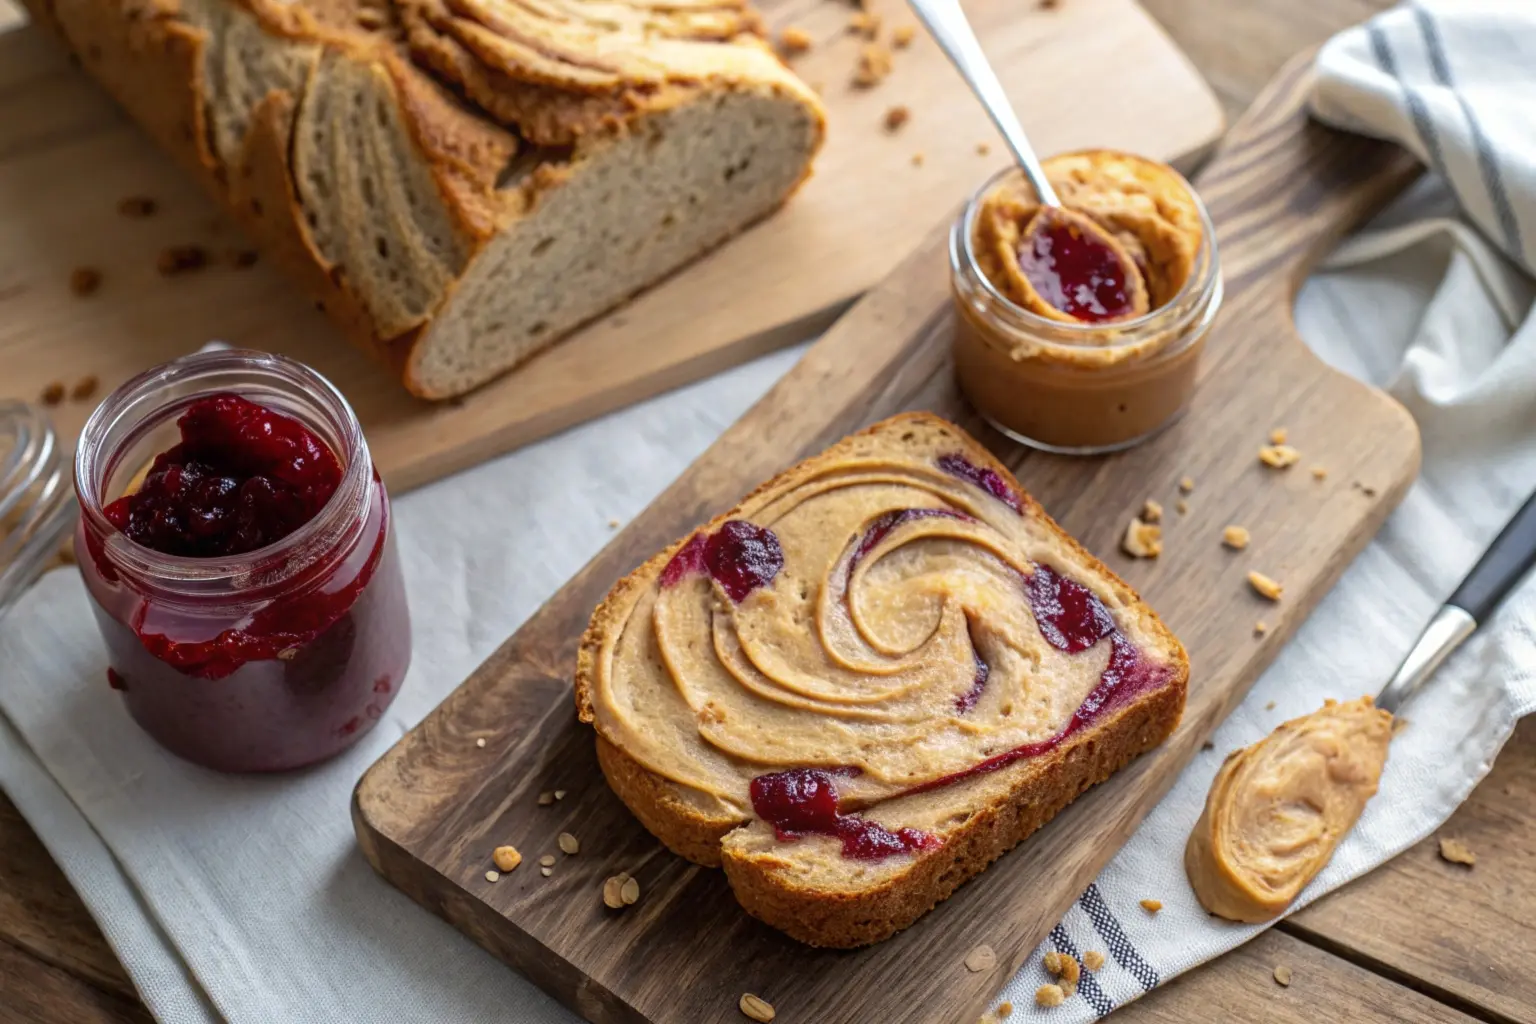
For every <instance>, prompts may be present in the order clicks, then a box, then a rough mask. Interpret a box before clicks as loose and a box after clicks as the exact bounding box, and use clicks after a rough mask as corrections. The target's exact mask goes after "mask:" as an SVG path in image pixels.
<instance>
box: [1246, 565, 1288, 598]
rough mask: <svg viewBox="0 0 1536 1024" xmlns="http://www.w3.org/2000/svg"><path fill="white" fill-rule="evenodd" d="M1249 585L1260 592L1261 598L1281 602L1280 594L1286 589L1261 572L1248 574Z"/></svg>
mask: <svg viewBox="0 0 1536 1024" xmlns="http://www.w3.org/2000/svg"><path fill="white" fill-rule="evenodd" d="M1248 585H1249V586H1250V587H1252V588H1253V589H1254V590H1256V591H1258V592H1259V594H1260V595H1261V596H1263V597H1267V598H1269V599H1270V600H1271V601H1278V600H1280V593H1281V591H1283V590H1284V589H1285V588H1284V587H1282V586H1281V585H1280V584H1279V583H1276V582H1275V581H1274V580H1272V579H1270V578H1269V577H1268V576H1265V575H1264V574H1263V573H1261V572H1250V573H1249V574H1248Z"/></svg>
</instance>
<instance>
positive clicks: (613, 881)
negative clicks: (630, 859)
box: [603, 871, 639, 910]
mask: <svg viewBox="0 0 1536 1024" xmlns="http://www.w3.org/2000/svg"><path fill="white" fill-rule="evenodd" d="M630 881H633V879H631V878H630V877H629V875H627V874H625V873H624V872H622V871H621V872H619V873H618V874H617V875H613V876H612V877H610V878H608V879H607V880H606V881H604V882H603V906H605V907H607V908H608V909H609V910H623V909H624V907H625V903H624V883H626V882H630ZM638 888H639V887H638V886H637V887H636V893H637V895H638Z"/></svg>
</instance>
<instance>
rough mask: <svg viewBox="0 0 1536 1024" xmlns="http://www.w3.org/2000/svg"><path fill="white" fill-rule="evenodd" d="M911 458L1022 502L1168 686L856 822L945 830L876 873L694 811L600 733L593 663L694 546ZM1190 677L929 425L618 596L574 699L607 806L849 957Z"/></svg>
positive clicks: (980, 858) (1090, 768) (983, 856)
mask: <svg viewBox="0 0 1536 1024" xmlns="http://www.w3.org/2000/svg"><path fill="white" fill-rule="evenodd" d="M903 446H904V447H913V446H916V447H919V448H922V449H926V450H930V451H938V450H958V451H960V452H962V453H963V454H964V455H965V457H966V458H967V459H968V460H969V461H970V462H971V463H973V464H974V465H976V466H978V467H982V468H984V469H989V470H991V471H993V472H995V473H997V474H999V475H1000V477H1001V478H1002V479H1003V480H1005V481H1006V482H1007V483H1008V485H1009V486H1010V487H1011V488H1013V490H1014V491H1015V492H1017V494H1018V495H1019V498H1020V506H1021V514H1022V515H1025V516H1030V517H1035V518H1036V519H1037V520H1038V522H1039V523H1041V524H1042V525H1044V526H1045V527H1046V528H1047V529H1048V530H1050V531H1052V532H1053V533H1054V535H1055V536H1056V537H1057V538H1058V539H1059V542H1060V544H1061V545H1062V550H1063V551H1064V552H1069V553H1070V555H1071V557H1072V558H1073V559H1074V562H1075V565H1076V567H1077V571H1078V572H1083V571H1085V570H1086V571H1087V572H1090V573H1092V574H1093V575H1094V576H1095V577H1096V578H1097V580H1098V581H1100V582H1101V583H1102V584H1104V585H1105V586H1107V587H1108V588H1110V589H1111V590H1112V591H1113V592H1114V593H1115V595H1116V596H1117V597H1118V598H1119V600H1120V606H1121V608H1122V610H1126V609H1129V610H1130V611H1129V614H1132V615H1134V616H1136V617H1137V618H1138V621H1139V626H1140V635H1141V636H1143V637H1150V638H1152V639H1151V643H1150V648H1151V649H1150V650H1149V651H1148V652H1147V653H1149V654H1150V655H1152V656H1153V657H1155V658H1156V659H1157V660H1159V661H1160V662H1161V663H1163V664H1166V665H1167V666H1168V668H1169V672H1168V675H1167V679H1166V682H1165V683H1164V684H1162V685H1160V686H1158V687H1156V688H1155V689H1153V690H1151V691H1150V692H1147V693H1144V694H1140V695H1139V696H1137V697H1136V698H1134V699H1132V700H1130V701H1129V702H1127V703H1125V704H1124V705H1123V706H1120V707H1118V708H1116V709H1115V710H1114V711H1113V712H1112V713H1110V714H1108V715H1106V716H1105V717H1103V718H1100V719H1098V720H1096V721H1095V722H1093V724H1092V725H1090V726H1089V727H1086V728H1083V729H1081V730H1079V731H1077V732H1075V733H1074V734H1072V735H1071V736H1070V737H1069V738H1068V739H1066V740H1065V741H1064V742H1062V743H1060V744H1059V745H1057V746H1056V747H1055V748H1054V749H1052V750H1050V751H1049V753H1046V754H1043V755H1041V756H1037V757H1030V758H1025V759H1022V760H1019V761H1015V762H1014V763H1012V764H1010V765H1007V766H1006V767H1004V768H1002V769H1000V770H997V771H993V772H989V773H985V774H981V775H978V776H976V777H974V778H971V779H968V780H966V781H963V782H960V783H957V784H954V785H949V786H944V787H940V788H937V789H931V790H928V791H926V792H922V793H916V794H909V795H901V796H897V797H895V798H893V799H890V800H885V801H882V802H880V803H877V804H875V805H874V806H872V807H868V808H864V809H863V810H862V812H861V813H862V814H863V815H864V817H866V818H869V819H872V820H874V821H877V822H879V823H881V824H884V825H886V826H887V827H889V828H891V829H892V830H894V829H896V828H898V827H901V826H902V825H903V824H904V823H905V821H906V820H909V819H910V818H911V817H912V816H913V815H915V814H919V813H920V814H921V817H922V820H924V821H929V822H933V821H937V822H940V824H939V825H938V826H937V827H934V828H932V829H931V831H932V832H933V833H934V834H936V835H937V838H939V839H940V840H941V841H942V845H940V846H939V847H938V849H936V850H932V851H928V852H924V853H921V854H918V855H909V856H899V857H891V858H888V859H885V860H880V861H874V862H869V861H851V860H847V859H844V858H842V857H840V856H838V855H837V853H838V841H837V840H836V839H833V838H831V837H824V836H816V835H810V836H802V837H800V838H798V839H797V840H796V841H794V842H783V841H781V840H780V839H779V838H777V837H776V836H775V833H774V829H773V827H772V826H771V825H770V824H769V823H767V822H765V821H762V820H761V819H758V818H757V817H756V816H755V815H753V814H752V813H751V812H750V810H743V809H742V808H740V807H738V806H730V805H722V804H721V803H720V802H718V801H712V800H709V799H703V798H701V796H700V794H698V793H697V792H694V791H692V790H691V789H690V788H689V787H687V786H684V785H680V784H678V783H676V782H674V781H672V780H670V779H668V778H664V777H662V776H660V775H658V774H656V773H655V772H653V771H651V770H649V769H647V768H646V767H645V766H644V765H643V764H641V763H640V762H639V761H637V760H636V759H635V758H634V757H633V756H631V755H630V753H628V752H626V751H625V750H624V749H623V748H622V747H621V746H620V745H619V744H617V743H615V742H614V741H613V739H612V738H610V737H608V736H605V735H604V734H603V731H602V725H601V722H600V720H599V719H600V716H599V715H598V714H597V713H596V709H595V707H594V694H595V688H596V680H597V673H598V670H599V662H600V660H601V659H602V658H604V657H605V656H606V654H605V652H607V651H609V650H610V649H611V645H610V641H611V640H612V638H613V634H614V631H615V630H618V629H620V628H622V626H623V624H624V622H625V621H626V618H627V616H628V614H629V609H630V608H631V607H632V606H633V605H634V603H635V600H636V596H637V594H639V593H641V592H643V591H645V590H646V589H647V588H649V587H651V586H653V585H654V583H655V581H656V580H657V578H658V575H659V574H660V572H661V571H662V569H663V567H664V566H666V565H667V563H668V562H669V561H670V560H671V559H672V557H673V555H675V554H676V553H677V552H678V551H679V550H681V549H682V547H683V546H684V545H685V544H687V543H688V542H689V540H690V539H692V538H693V537H694V536H695V535H697V534H700V533H708V532H712V531H714V530H716V529H718V528H719V526H720V525H721V524H722V523H724V522H725V521H727V520H729V519H732V518H736V517H748V518H749V517H750V509H751V508H752V507H753V506H754V505H755V504H757V503H758V502H759V501H760V499H762V498H764V497H765V496H771V495H773V494H776V493H784V492H787V491H789V490H790V489H792V488H794V487H795V486H796V484H797V483H798V482H800V481H801V480H804V479H806V478H808V477H809V476H811V475H813V474H815V473H816V472H817V471H818V470H819V469H820V468H821V467H822V466H823V465H824V464H825V463H826V462H827V461H828V460H833V459H837V458H839V457H841V456H843V455H846V454H849V453H852V452H859V453H870V452H879V451H882V450H891V449H892V448H893V447H903ZM1188 675H1189V663H1188V658H1187V656H1186V654H1185V652H1184V649H1183V647H1182V645H1180V643H1179V641H1178V640H1177V639H1176V638H1175V637H1174V636H1173V635H1172V633H1171V632H1169V631H1168V629H1167V628H1166V627H1165V626H1164V625H1163V624H1162V622H1161V621H1160V620H1159V619H1158V618H1157V617H1156V615H1155V614H1154V613H1153V612H1152V611H1151V610H1150V609H1149V608H1147V606H1146V605H1145V604H1144V603H1143V602H1142V601H1141V600H1140V598H1139V596H1138V595H1137V594H1136V593H1135V592H1134V591H1133V590H1132V589H1131V588H1130V587H1129V586H1128V585H1127V584H1125V583H1124V582H1123V581H1121V580H1120V579H1119V578H1118V577H1116V576H1115V575H1114V573H1113V572H1111V571H1110V570H1109V568H1108V567H1107V566H1105V565H1104V564H1103V563H1102V562H1100V561H1099V560H1097V559H1095V558H1093V556H1092V555H1090V554H1089V553H1088V552H1087V551H1086V550H1084V549H1083V548H1082V547H1081V545H1079V544H1078V543H1077V542H1076V541H1075V540H1073V539H1072V538H1071V537H1070V536H1068V535H1067V534H1066V533H1065V532H1064V531H1062V530H1061V529H1060V527H1059V526H1057V525H1056V524H1055V523H1054V522H1052V521H1051V520H1050V519H1049V517H1048V516H1046V514H1045V512H1044V510H1043V509H1041V507H1040V506H1039V504H1038V503H1037V502H1035V501H1034V500H1033V499H1032V498H1030V497H1029V496H1028V495H1027V494H1026V493H1025V492H1024V491H1023V489H1022V488H1020V487H1019V486H1018V484H1017V481H1016V480H1015V479H1014V478H1013V476H1012V474H1011V473H1009V472H1008V470H1007V468H1006V467H1005V466H1003V465H1002V464H1001V463H999V462H998V461H997V460H996V459H995V458H994V457H993V456H992V455H991V454H990V452H988V451H987V450H986V449H985V448H984V447H983V446H981V445H980V444H979V443H977V442H976V441H974V440H973V439H971V438H970V437H969V436H967V435H966V434H965V433H964V432H963V431H961V430H960V429H959V428H958V427H955V426H954V425H952V424H950V423H947V422H946V421H944V420H942V419H939V418H938V417H935V416H932V415H929V414H925V413H909V414H904V415H900V416H896V417H893V418H891V419H888V420H885V421H882V422H880V423H877V424H875V425H874V426H872V427H870V428H868V429H867V430H865V431H862V432H861V433H858V434H855V435H852V436H851V437H848V438H845V439H844V440H843V441H840V442H838V443H837V444H836V445H833V446H832V447H831V448H830V449H828V450H827V451H826V452H824V453H822V454H820V455H817V456H813V457H812V458H810V459H807V460H805V461H803V462H801V463H799V464H797V465H796V466H794V467H792V468H790V469H788V470H786V471H785V472H784V473H781V474H780V475H779V476H777V477H775V478H774V479H773V480H770V481H768V482H767V483H765V484H763V485H762V486H760V487H759V488H757V489H756V490H754V491H753V492H752V494H751V495H749V496H748V497H747V498H745V499H744V500H743V501H742V502H741V503H740V504H739V505H737V506H736V507H735V508H733V509H731V510H730V511H728V512H725V513H723V514H722V515H720V516H717V517H716V518H715V519H713V520H711V521H710V522H709V523H706V524H704V525H702V526H700V527H699V528H698V529H697V530H695V531H693V532H692V533H690V534H689V535H688V536H686V537H683V538H681V539H679V540H678V541H677V542H676V543H675V544H673V545H672V546H671V547H669V548H668V549H666V550H665V551H662V552H661V553H659V554H658V555H656V556H655V557H654V558H652V559H650V560H649V561H647V562H646V563H645V564H644V565H642V566H640V568H638V569H636V570H635V571H634V572H633V573H631V574H630V575H629V576H627V577H625V578H624V579H622V580H620V581H619V582H618V584H616V585H615V587H614V588H613V590H612V591H611V592H610V594H609V595H608V597H607V598H606V599H605V600H604V602H603V603H602V604H601V605H600V606H599V607H598V608H597V610H596V611H595V612H594V614H593V616H592V620H591V623H590V625H589V627H588V629H587V631H586V634H585V635H584V637H583V639H582V643H581V647H580V652H579V655H578V664H577V672H576V686H575V697H576V705H577V709H578V714H579V716H580V718H581V719H582V720H583V721H585V722H589V723H593V724H594V725H596V726H597V727H598V736H597V753H598V761H599V764H600V766H601V768H602V771H603V774H604V776H605V778H606V779H607V780H608V783H609V785H610V786H611V787H612V789H613V790H614V792H615V793H616V794H617V795H618V796H619V798H620V799H621V800H623V801H624V803H625V805H626V806H628V807H629V808H630V810H631V811H632V812H633V813H634V814H635V816H636V817H637V818H638V819H639V820H640V822H641V823H642V824H643V825H644V826H645V827H646V828H647V829H648V830H649V831H650V832H651V833H652V834H653V835H655V836H656V837H657V838H658V839H659V840H660V841H661V842H662V843H663V844H664V845H665V846H667V847H668V848H669V849H671V850H672V851H673V852H675V853H677V854H678V855H679V856H682V857H684V858H686V859H688V860H690V861H693V862H695V863H699V864H703V865H706V866H711V867H715V866H720V867H723V868H724V870H725V872H726V876H727V878H728V879H729V881H730V884H731V887H732V889H733V891H734V892H735V894H736V897H737V899H738V901H739V902H740V903H741V904H742V906H743V907H744V908H745V909H746V910H747V911H748V912H749V913H750V914H752V915H753V916H755V917H757V918H759V919H761V920H763V921H764V922H766V923H768V924H770V925H772V926H774V927H776V928H779V929H780V930H782V931H784V932H786V933H787V934H789V935H791V936H792V937H794V938H796V939H798V940H800V941H802V942H806V943H809V944H811V945H816V946H827V947H836V948H851V947H857V946H862V945H866V944H869V943H872V942H878V941H880V940H881V939H884V938H887V937H889V936H890V935H892V934H894V933H895V932H897V931H899V930H901V929H903V928H905V927H907V926H908V925H910V924H912V923H913V922H914V921H916V920H917V919H918V918H919V917H921V916H922V915H923V914H924V913H926V912H927V911H928V910H930V909H932V908H933V907H934V906H935V905H936V904H937V903H939V902H940V901H941V900H943V899H945V898H946V897H948V896H949V895H950V894H951V893H953V892H954V891H955V890H956V889H957V888H958V887H959V886H960V885H962V884H963V883H964V882H966V881H967V880H969V879H970V878H973V877H974V876H976V875H977V874H979V873H980V872H982V871H983V870H985V868H986V867H987V866H988V865H989V864H991V863H992V862H993V861H994V860H996V859H997V858H998V857H1000V856H1002V855H1003V854H1004V853H1006V852H1007V851H1008V850H1009V849H1011V848H1012V847H1013V846H1015V845H1016V844H1018V843H1019V842H1020V841H1022V840H1023V839H1024V838H1025V837H1027V836H1028V835H1029V834H1030V833H1032V832H1034V831H1035V830H1036V829H1038V828H1039V827H1040V826H1042V825H1043V824H1045V823H1046V822H1047V821H1049V820H1050V819H1051V818H1052V817H1054V816H1055V814H1056V813H1057V812H1059V811H1060V810H1061V809H1062V808H1063V807H1065V806H1066V805H1067V804H1069V803H1070V802H1071V801H1072V800H1073V799H1075V798H1076V797H1077V796H1078V795H1079V794H1080V793H1082V792H1083V791H1084V790H1086V789H1088V788H1089V787H1090V786H1092V785H1095V784H1096V783H1098V782H1101V781H1103V780H1105V779H1106V778H1108V777H1109V776H1110V775H1112V774H1113V773H1114V772H1115V771H1117V770H1118V769H1119V768H1121V767H1123V766H1124V765H1125V764H1126V763H1127V762H1129V761H1130V760H1131V759H1133V758H1134V757H1135V756H1136V755H1138V754H1140V753H1142V752H1144V751H1146V750H1149V749H1151V748H1152V747H1155V746H1156V745H1158V744H1159V743H1161V742H1162V741H1163V740H1164V739H1165V738H1166V737H1167V736H1168V735H1169V734H1170V733H1171V732H1172V731H1173V729H1174V727H1175V726H1176V725H1177V723H1178V720H1179V717H1180V715H1181V714H1182V712H1183V707H1184V698H1185V692H1186V687H1187V682H1188Z"/></svg>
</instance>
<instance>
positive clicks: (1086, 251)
mask: <svg viewBox="0 0 1536 1024" xmlns="http://www.w3.org/2000/svg"><path fill="white" fill-rule="evenodd" d="M1018 255H1019V270H1020V271H1021V272H1022V273H1023V274H1024V277H1025V278H1026V279H1027V280H1028V281H1029V283H1030V284H1031V285H1033V286H1034V289H1035V291H1036V292H1037V293H1038V294H1039V296H1040V298H1042V299H1044V300H1045V301H1046V302H1047V303H1049V304H1050V305H1051V306H1052V307H1054V308H1055V309H1059V310H1061V311H1062V312H1063V313H1065V314H1067V315H1068V316H1070V317H1073V318H1075V319H1078V320H1083V321H1087V322H1089V323H1101V322H1103V321H1105V320H1114V319H1117V318H1120V317H1124V316H1127V315H1128V314H1130V313H1132V312H1134V303H1133V301H1132V292H1131V289H1130V287H1129V286H1128V285H1127V280H1128V276H1129V275H1127V273H1126V268H1125V261H1124V260H1122V259H1121V258H1120V254H1119V253H1117V252H1116V251H1115V250H1114V249H1112V248H1110V247H1109V246H1108V245H1106V244H1104V241H1103V240H1102V239H1100V238H1098V237H1096V236H1095V235H1093V234H1091V233H1089V232H1086V231H1084V230H1083V229H1082V228H1081V227H1080V226H1079V225H1077V224H1073V223H1071V222H1070V221H1066V220H1063V219H1061V218H1060V217H1048V216H1045V215H1043V214H1042V215H1040V216H1037V217H1036V219H1035V221H1034V222H1033V226H1032V227H1031V229H1030V231H1029V233H1028V234H1027V235H1026V236H1025V237H1024V238H1023V239H1022V240H1021V241H1020V243H1019V251H1018Z"/></svg>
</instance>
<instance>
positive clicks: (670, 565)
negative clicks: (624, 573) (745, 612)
mask: <svg viewBox="0 0 1536 1024" xmlns="http://www.w3.org/2000/svg"><path fill="white" fill-rule="evenodd" d="M783 568H784V549H783V547H782V546H780V544H779V538H778V535H777V534H775V533H774V532H773V531H772V530H770V529H768V528H767V527H766V526H757V525H755V524H753V523H749V522H747V521H746V520H745V519H729V520H726V522H724V523H723V524H721V526H720V529H718V530H716V531H715V532H714V533H711V534H702V533H696V534H694V535H693V536H692V537H690V538H689V539H688V543H687V544H684V545H683V546H682V548H681V549H680V550H679V551H678V552H677V554H675V555H673V556H672V558H671V560H670V561H668V562H667V564H666V565H665V566H664V567H663V568H662V570H661V576H660V582H661V585H662V586H663V587H671V586H675V585H677V584H678V583H679V582H681V581H682V580H683V579H685V578H687V577H689V576H695V575H698V574H701V573H705V572H707V573H709V575H710V577H711V578H712V579H714V580H715V582H717V583H719V584H720V588H721V589H722V590H724V591H725V592H726V594H727V596H729V597H730V599H731V600H732V601H735V602H736V603H737V604H740V603H741V602H742V601H744V600H746V598H747V595H748V594H750V593H752V591H754V590H756V589H757V588H758V587H766V586H767V585H768V584H770V583H772V582H773V580H774V577H776V576H777V575H778V574H779V571H780V570H781V569H783Z"/></svg>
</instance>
